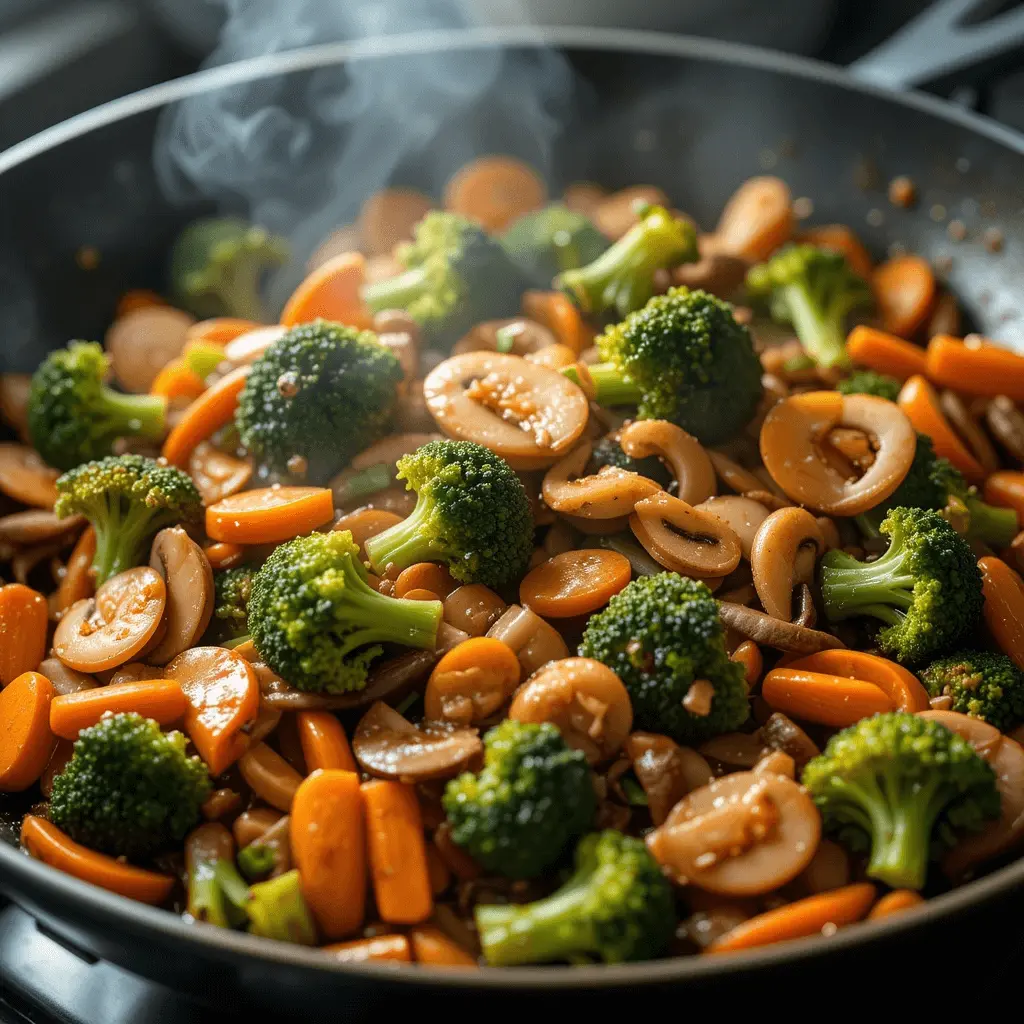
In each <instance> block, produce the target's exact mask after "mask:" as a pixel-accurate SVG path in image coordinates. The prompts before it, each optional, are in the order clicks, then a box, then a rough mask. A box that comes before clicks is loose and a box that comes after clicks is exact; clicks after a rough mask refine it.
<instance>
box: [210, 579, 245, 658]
mask: <svg viewBox="0 0 1024 1024" xmlns="http://www.w3.org/2000/svg"><path fill="white" fill-rule="evenodd" d="M255 574H256V568H255V566H251V565H242V566H239V567H238V568H237V569H224V570H222V571H220V572H215V573H214V574H213V589H214V601H213V618H212V619H211V620H210V625H209V628H208V629H207V631H206V639H207V641H208V642H209V643H211V644H224V643H229V642H230V641H232V640H237V639H238V638H239V637H241V636H245V635H246V633H247V632H248V628H249V627H248V620H249V597H250V595H251V594H252V578H253V576H255Z"/></svg>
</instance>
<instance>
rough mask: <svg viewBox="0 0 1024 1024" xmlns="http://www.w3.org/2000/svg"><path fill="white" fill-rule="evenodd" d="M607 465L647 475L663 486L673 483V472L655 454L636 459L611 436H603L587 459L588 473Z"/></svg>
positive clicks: (596, 471) (597, 470)
mask: <svg viewBox="0 0 1024 1024" xmlns="http://www.w3.org/2000/svg"><path fill="white" fill-rule="evenodd" d="M605 466H614V467H615V468H616V469H625V470H627V471H628V472H630V473H639V474H640V476H646V477H647V478H648V479H650V480H653V481H654V482H655V483H657V484H661V486H662V487H665V488H667V487H668V486H669V484H670V483H672V474H671V473H670V472H669V471H668V470H667V469H666V468H665V466H664V463H662V461H661V459H659V458H658V457H657V456H655V455H650V456H648V457H647V458H646V459H634V458H631V457H630V456H629V455H627V454H626V453H625V452H624V451H623V450H622V447H621V446H620V445H619V443H618V441H614V440H612V438H610V437H602V438H601V440H600V441H598V442H597V443H596V444H595V445H594V447H593V450H592V451H591V453H590V459H589V460H588V461H587V472H588V473H599V472H600V471H601V470H602V469H604V467H605Z"/></svg>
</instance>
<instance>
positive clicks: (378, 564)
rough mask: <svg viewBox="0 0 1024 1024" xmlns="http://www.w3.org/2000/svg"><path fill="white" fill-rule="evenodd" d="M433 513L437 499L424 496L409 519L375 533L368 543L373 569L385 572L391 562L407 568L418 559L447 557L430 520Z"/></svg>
mask: <svg viewBox="0 0 1024 1024" xmlns="http://www.w3.org/2000/svg"><path fill="white" fill-rule="evenodd" d="M433 513H434V507H433V502H432V501H430V500H429V499H427V498H423V497H420V498H418V499H417V501H416V506H415V507H414V508H413V510H412V512H411V513H410V514H409V515H408V516H406V517H405V519H403V520H402V521H401V522H400V523H395V525H394V526H392V527H389V528H388V529H387V530H384V531H383V532H381V533H378V534H377V536H376V537H371V538H370V539H369V540H368V541H367V542H366V544H365V551H366V557H367V558H368V559H369V561H370V565H371V567H372V568H373V571H374V572H378V573H379V572H382V571H383V570H384V569H386V568H387V567H388V566H389V565H393V566H395V568H397V569H406V568H408V567H409V566H410V565H413V564H414V563H416V562H438V561H443V560H444V557H445V552H444V551H443V550H442V549H441V548H440V546H439V545H438V544H437V543H436V541H435V540H434V539H433V537H434V533H435V530H434V528H433V526H432V524H431V522H430V518H431V516H432V515H433Z"/></svg>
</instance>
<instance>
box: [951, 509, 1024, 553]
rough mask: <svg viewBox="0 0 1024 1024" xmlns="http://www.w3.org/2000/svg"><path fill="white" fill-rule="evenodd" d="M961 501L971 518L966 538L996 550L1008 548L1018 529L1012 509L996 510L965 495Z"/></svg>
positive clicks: (1015, 515)
mask: <svg viewBox="0 0 1024 1024" xmlns="http://www.w3.org/2000/svg"><path fill="white" fill-rule="evenodd" d="M963 501H964V504H965V505H966V506H967V511H968V513H969V515H970V517H971V518H970V523H969V525H968V528H967V536H968V538H970V539H971V540H980V541H983V542H984V543H985V544H988V545H989V547H992V548H995V549H996V550H1000V549H1002V548H1006V547H1009V546H1010V543H1011V542H1012V541H1013V538H1014V537H1016V536H1017V532H1018V528H1019V523H1018V520H1017V513H1016V511H1014V509H1012V508H997V507H996V506H995V505H989V504H987V503H986V502H984V501H982V500H981V499H980V498H977V497H975V496H974V495H967V496H966V497H965V498H964V499H963Z"/></svg>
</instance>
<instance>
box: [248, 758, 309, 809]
mask: <svg viewBox="0 0 1024 1024" xmlns="http://www.w3.org/2000/svg"><path fill="white" fill-rule="evenodd" d="M238 770H239V771H240V772H241V773H242V778H243V779H245V781H246V782H247V783H248V785H249V788H250V789H251V790H252V791H253V792H254V793H255V794H256V795H257V796H258V797H259V798H260V799H261V800H263V801H264V802H265V803H268V804H270V806H271V807H276V808H277V809H278V810H279V811H285V812H286V813H287V812H288V811H290V810H291V806H292V800H294V799H295V792H296V790H297V789H298V788H299V786H300V785H301V784H302V776H301V775H300V774H299V773H298V772H297V771H296V770H295V769H294V768H293V767H292V766H291V765H290V764H289V763H288V762H287V761H286V760H285V759H284V758H283V757H282V756H281V755H280V754H279V753H277V751H276V750H271V748H270V747H268V746H267V745H266V743H254V744H253V745H252V746H251V747H249V749H248V750H247V751H246V752H245V753H244V754H243V755H242V756H241V757H240V758H239V760H238Z"/></svg>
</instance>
